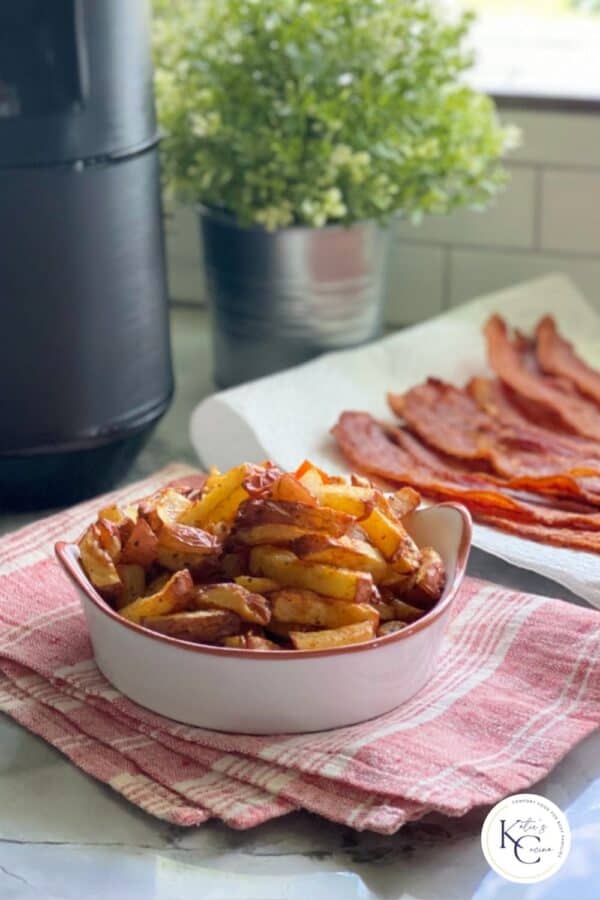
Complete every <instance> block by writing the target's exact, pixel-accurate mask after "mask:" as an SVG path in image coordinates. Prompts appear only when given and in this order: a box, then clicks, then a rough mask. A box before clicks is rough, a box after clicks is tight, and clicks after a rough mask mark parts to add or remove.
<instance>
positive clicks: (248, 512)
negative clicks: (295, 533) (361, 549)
mask: <svg viewBox="0 0 600 900" xmlns="http://www.w3.org/2000/svg"><path fill="white" fill-rule="evenodd" d="M354 522H355V519H354V517H353V516H349V515H348V514H347V513H344V512H339V511H338V510H334V509H328V508H327V507H325V506H306V505H305V504H304V503H295V502H292V501H290V500H249V501H248V502H247V503H244V504H243V505H242V506H241V507H240V509H239V511H238V515H237V518H236V522H235V524H236V529H237V528H240V529H242V528H252V527H255V526H257V525H288V526H290V525H291V526H295V527H297V528H300V529H302V531H307V532H318V533H320V532H322V533H324V534H328V535H330V536H331V537H341V536H342V535H343V534H346V532H347V531H348V529H349V528H350V527H351V526H352V525H353V524H354Z"/></svg>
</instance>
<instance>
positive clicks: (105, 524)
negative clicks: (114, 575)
mask: <svg viewBox="0 0 600 900" xmlns="http://www.w3.org/2000/svg"><path fill="white" fill-rule="evenodd" d="M96 527H97V529H98V539H99V541H100V546H101V547H102V549H103V550H106V552H107V553H108V555H109V556H110V558H111V559H112V561H113V562H115V563H116V562H118V560H119V556H120V555H121V533H120V530H119V526H118V525H116V524H115V523H114V522H111V521H110V519H98V521H97V522H96Z"/></svg>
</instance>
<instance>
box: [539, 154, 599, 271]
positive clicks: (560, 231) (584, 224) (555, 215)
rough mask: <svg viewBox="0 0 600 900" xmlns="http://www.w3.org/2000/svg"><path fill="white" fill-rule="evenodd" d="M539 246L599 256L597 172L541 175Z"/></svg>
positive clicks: (561, 171)
mask: <svg viewBox="0 0 600 900" xmlns="http://www.w3.org/2000/svg"><path fill="white" fill-rule="evenodd" d="M541 246H542V249H544V250H557V251H566V252H571V253H591V254H594V253H597V254H599V255H600V172H598V173H596V172H567V171H565V170H564V169H558V170H556V169H549V170H547V171H545V172H544V173H543V174H542V206H541Z"/></svg>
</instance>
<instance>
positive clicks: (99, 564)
mask: <svg viewBox="0 0 600 900" xmlns="http://www.w3.org/2000/svg"><path fill="white" fill-rule="evenodd" d="M79 559H80V562H81V565H82V566H83V569H84V571H85V574H86V575H87V577H88V578H89V579H90V581H91V583H92V584H93V585H94V587H95V588H96V590H97V591H99V592H100V593H101V594H102V596H103V597H116V596H118V595H119V593H120V591H121V579H120V578H119V573H118V572H117V569H116V566H115V564H114V562H113V560H112V559H111V557H110V554H109V553H108V552H107V551H106V550H105V549H104V547H103V546H102V542H101V533H100V529H99V528H98V525H97V524H94V525H90V527H89V528H88V529H87V530H86V531H85V533H84V535H83V537H82V538H81V539H80V541H79Z"/></svg>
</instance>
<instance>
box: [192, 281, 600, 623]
mask: <svg viewBox="0 0 600 900" xmlns="http://www.w3.org/2000/svg"><path fill="white" fill-rule="evenodd" d="M493 312H498V313H501V314H502V315H503V316H504V317H505V318H506V320H507V321H508V322H509V324H510V325H513V326H515V327H517V328H520V329H521V330H523V331H525V332H526V333H531V331H532V329H533V328H534V326H535V324H536V322H537V321H538V320H539V319H540V318H541V317H542V316H544V315H546V314H552V315H553V316H554V317H555V319H556V322H557V324H558V326H559V328H560V331H561V334H564V335H565V337H567V338H568V339H569V340H570V341H573V343H574V344H575V346H576V348H577V350H578V352H579V353H581V355H582V356H583V357H584V358H585V359H586V361H587V362H588V363H589V364H590V365H593V366H595V367H596V368H600V316H599V315H598V313H597V312H596V311H595V310H594V309H592V307H591V306H589V305H588V304H587V303H586V301H585V300H584V298H583V297H582V296H581V295H580V294H579V293H578V291H577V290H576V288H575V287H574V286H573V284H571V282H570V281H569V280H568V279H567V278H566V277H564V276H562V275H553V276H550V277H547V278H541V279H538V280H536V281H532V282H528V283H526V284H522V285H518V286H516V287H513V288H509V289H508V290H504V291H500V292H498V293H496V294H489V295H488V296H485V297H480V298H479V299H477V300H473V301H472V302H470V303H465V304H464V305H462V306H458V307H456V308H454V309H451V310H449V311H448V312H445V313H443V314H442V315H440V316H437V317H435V318H433V319H429V320H428V321H427V322H423V323H421V324H419V325H415V326H413V327H412V328H406V329H403V330H401V331H398V332H396V333H394V334H392V335H390V336H388V337H386V338H383V339H382V340H380V341H375V342H374V343H372V344H369V345H367V346H366V347H358V348H355V349H353V350H343V351H339V352H336V353H327V354H325V355H324V356H321V357H319V358H318V359H316V360H313V361H312V362H308V363H305V364H304V365H301V366H296V367H295V368H293V369H288V370H287V371H285V372H280V373H279V374H277V375H271V376H269V377H267V378H261V379H259V380H258V381H252V382H250V383H249V384H243V385H240V386H239V387H236V388H232V389H230V390H228V391H223V392H221V393H218V394H214V395H213V396H212V397H209V398H207V399H206V400H203V401H202V403H200V404H199V406H198V407H197V408H196V410H195V411H194V413H193V415H192V419H191V423H190V435H191V439H192V443H193V444H194V447H195V449H196V452H197V453H198V456H199V457H200V460H201V461H202V463H204V464H205V465H208V464H211V465H217V466H219V467H220V468H222V469H225V468H229V466H231V465H234V464H235V463H237V462H239V461H240V459H245V460H248V461H249V462H260V461H261V460H263V459H273V460H274V461H275V462H276V463H278V464H279V465H280V466H282V468H285V469H294V468H295V467H296V466H297V465H298V462H299V458H301V457H305V456H306V457H309V458H310V459H312V460H313V461H314V462H315V463H317V465H321V466H323V468H324V469H326V470H327V471H330V472H334V471H344V470H347V468H348V464H347V462H346V461H345V460H344V459H343V457H342V456H341V454H340V453H339V452H338V450H337V447H336V445H335V442H334V440H333V438H332V437H331V435H330V434H329V431H330V429H331V428H332V426H333V425H335V423H336V421H337V419H338V417H339V415H340V413H341V412H343V411H344V410H364V411H367V412H370V413H371V414H372V415H374V416H376V417H378V418H381V419H388V420H391V419H393V416H392V415H391V413H390V411H389V409H388V407H387V403H386V395H387V393H388V392H389V391H395V392H398V393H401V392H402V391H403V390H407V389H408V388H410V387H412V386H413V385H415V384H419V383H420V382H422V381H424V380H425V379H426V378H427V377H428V376H430V375H432V376H436V377H438V378H442V379H444V380H445V381H449V382H452V383H453V384H456V385H463V384H465V383H466V381H468V379H469V378H471V377H472V376H474V375H482V374H485V373H487V372H489V370H488V367H487V361H486V356H485V342H484V338H483V333H482V328H483V325H484V324H485V322H486V321H487V319H488V318H489V316H490V315H491V314H492V313H493ZM473 543H474V544H475V546H476V547H481V549H482V550H485V551H487V552H488V553H493V554H494V555H495V556H499V557H500V558H502V559H504V560H506V561H507V562H509V563H512V564H513V565H516V566H521V567H523V568H526V569H531V570H532V571H533V572H538V573H539V574H541V575H545V576H546V577H547V578H551V579H553V580H554V581H557V582H558V583H559V584H562V585H564V586H565V587H567V588H569V590H571V591H573V593H575V594H578V595H579V596H581V597H584V598H585V599H586V600H587V601H588V602H589V603H593V604H595V605H596V606H600V563H599V557H598V555H597V554H593V553H584V552H582V551H578V550H569V549H566V548H561V547H550V546H545V545H544V544H541V543H534V542H533V541H531V540H526V539H525V538H522V537H518V536H516V535H512V534H507V533H505V532H501V531H498V529H496V528H490V527H489V526H485V525H479V524H477V523H475V525H474V527H473Z"/></svg>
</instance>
